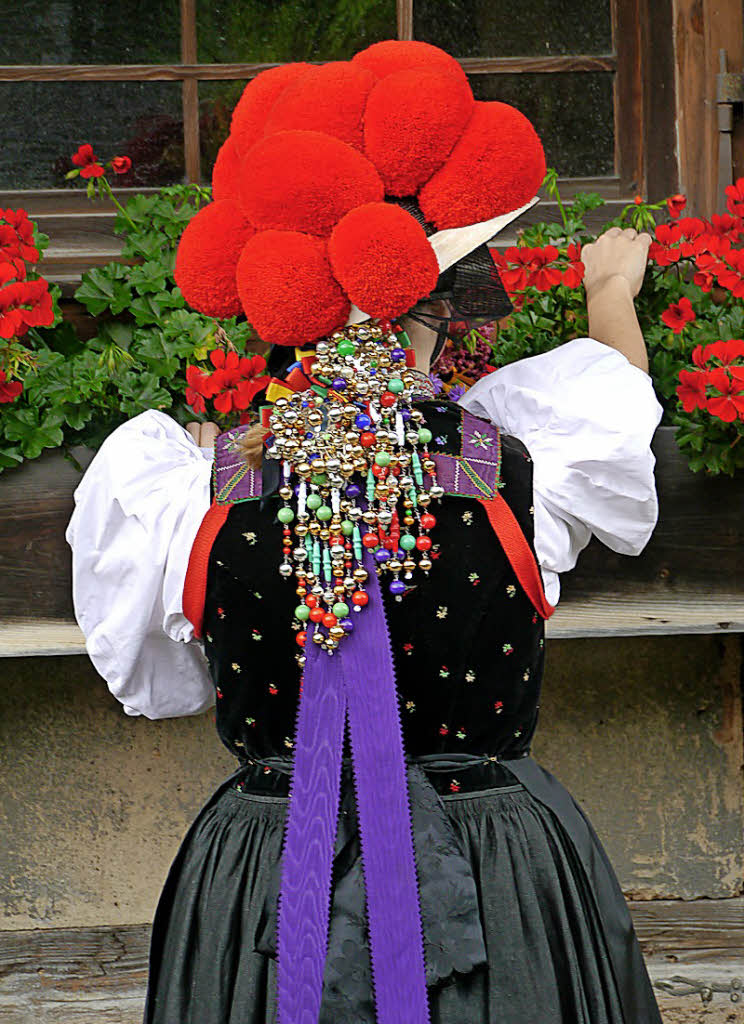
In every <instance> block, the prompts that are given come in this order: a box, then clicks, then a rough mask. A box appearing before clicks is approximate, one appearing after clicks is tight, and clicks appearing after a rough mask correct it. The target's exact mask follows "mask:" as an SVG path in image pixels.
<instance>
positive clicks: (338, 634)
mask: <svg viewBox="0 0 744 1024" xmlns="http://www.w3.org/2000/svg"><path fill="white" fill-rule="evenodd" d="M328 632H329V633H330V634H331V636H332V637H333V639H334V640H340V639H341V638H342V637H344V636H345V635H346V630H345V629H344V627H343V626H331V628H330V629H329V630H328Z"/></svg>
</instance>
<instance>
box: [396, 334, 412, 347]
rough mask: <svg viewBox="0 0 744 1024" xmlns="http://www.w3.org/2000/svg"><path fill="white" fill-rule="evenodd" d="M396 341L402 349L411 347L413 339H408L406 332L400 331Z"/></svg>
mask: <svg viewBox="0 0 744 1024" xmlns="http://www.w3.org/2000/svg"><path fill="white" fill-rule="evenodd" d="M396 340H397V342H398V344H399V345H400V347H401V348H410V347H411V339H410V338H409V337H408V335H407V334H406V332H405V331H398V333H397V338H396Z"/></svg>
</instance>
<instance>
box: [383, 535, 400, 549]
mask: <svg viewBox="0 0 744 1024" xmlns="http://www.w3.org/2000/svg"><path fill="white" fill-rule="evenodd" d="M382 546H383V547H384V548H385V550H386V551H395V549H396V548H397V547H398V545H397V544H396V542H395V537H394V536H392V535H391V536H390V537H384V538H383V541H382Z"/></svg>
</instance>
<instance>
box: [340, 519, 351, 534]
mask: <svg viewBox="0 0 744 1024" xmlns="http://www.w3.org/2000/svg"><path fill="white" fill-rule="evenodd" d="M353 532H354V524H353V523H352V521H351V520H350V519H344V520H343V522H342V523H341V533H343V535H344V537H350V536H351V535H352V533H353Z"/></svg>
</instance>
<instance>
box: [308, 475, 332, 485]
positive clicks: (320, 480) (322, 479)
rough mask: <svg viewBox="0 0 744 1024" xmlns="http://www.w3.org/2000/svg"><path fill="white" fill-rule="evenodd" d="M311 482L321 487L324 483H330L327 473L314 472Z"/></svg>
mask: <svg viewBox="0 0 744 1024" xmlns="http://www.w3.org/2000/svg"><path fill="white" fill-rule="evenodd" d="M310 483H311V484H317V485H318V486H319V487H323V485H324V484H327V483H328V477H327V476H326V474H325V473H313V475H312V476H311V477H310Z"/></svg>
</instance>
